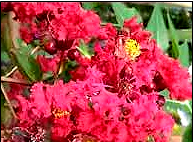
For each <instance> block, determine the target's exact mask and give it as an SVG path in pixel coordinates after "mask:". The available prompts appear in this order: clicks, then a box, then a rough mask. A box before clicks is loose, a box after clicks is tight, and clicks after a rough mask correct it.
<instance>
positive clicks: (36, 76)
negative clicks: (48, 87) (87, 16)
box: [13, 41, 42, 82]
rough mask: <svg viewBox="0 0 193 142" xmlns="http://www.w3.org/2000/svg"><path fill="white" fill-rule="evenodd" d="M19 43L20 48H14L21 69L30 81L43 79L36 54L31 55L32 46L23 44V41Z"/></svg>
mask: <svg viewBox="0 0 193 142" xmlns="http://www.w3.org/2000/svg"><path fill="white" fill-rule="evenodd" d="M19 42H20V41H19ZM19 45H20V48H19V49H17V50H13V55H14V57H15V59H16V64H17V66H18V67H19V70H20V71H21V72H22V73H23V74H24V75H26V76H27V77H28V79H29V80H30V81H32V82H35V81H40V80H41V79H42V72H41V70H40V66H39V64H38V63H37V61H36V60H35V58H34V56H32V55H30V49H31V47H30V46H25V45H21V43H19Z"/></svg>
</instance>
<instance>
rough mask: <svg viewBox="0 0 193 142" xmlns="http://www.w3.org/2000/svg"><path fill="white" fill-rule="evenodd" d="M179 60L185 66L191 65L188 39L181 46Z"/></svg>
mask: <svg viewBox="0 0 193 142" xmlns="http://www.w3.org/2000/svg"><path fill="white" fill-rule="evenodd" d="M179 60H180V62H181V64H182V65H183V66H184V67H189V48H188V43H187V40H186V41H185V42H184V43H183V44H182V45H180V46H179Z"/></svg>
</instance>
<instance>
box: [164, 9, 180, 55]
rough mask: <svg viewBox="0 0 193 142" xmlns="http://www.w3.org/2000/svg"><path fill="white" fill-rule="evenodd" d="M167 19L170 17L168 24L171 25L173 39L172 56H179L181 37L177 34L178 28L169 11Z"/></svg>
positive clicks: (170, 30) (170, 31)
mask: <svg viewBox="0 0 193 142" xmlns="http://www.w3.org/2000/svg"><path fill="white" fill-rule="evenodd" d="M167 19H168V26H169V33H170V37H171V41H172V56H173V57H174V58H178V56H179V44H178V43H179V38H178V36H177V33H176V30H175V28H174V25H173V23H172V20H171V18H170V15H169V12H167Z"/></svg>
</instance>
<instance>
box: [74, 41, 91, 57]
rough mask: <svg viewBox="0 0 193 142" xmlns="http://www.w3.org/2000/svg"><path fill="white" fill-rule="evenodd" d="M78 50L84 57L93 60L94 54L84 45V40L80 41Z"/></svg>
mask: <svg viewBox="0 0 193 142" xmlns="http://www.w3.org/2000/svg"><path fill="white" fill-rule="evenodd" d="M77 49H78V50H79V51H80V53H81V54H82V55H84V56H85V57H87V58H91V56H92V53H91V51H89V47H88V46H87V45H86V44H85V43H84V41H83V40H80V46H79V47H77Z"/></svg>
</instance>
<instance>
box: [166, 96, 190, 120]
mask: <svg viewBox="0 0 193 142" xmlns="http://www.w3.org/2000/svg"><path fill="white" fill-rule="evenodd" d="M191 104H192V102H191V100H190V101H188V100H186V101H184V102H181V101H177V100H170V99H166V103H165V105H164V109H165V111H167V112H169V113H173V112H176V113H178V115H179V117H180V118H181V120H182V119H183V118H184V117H185V118H186V120H187V121H188V122H191V120H192V106H191ZM180 112H183V115H184V117H183V116H182V115H181V113H180ZM182 117H183V118H182Z"/></svg>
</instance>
